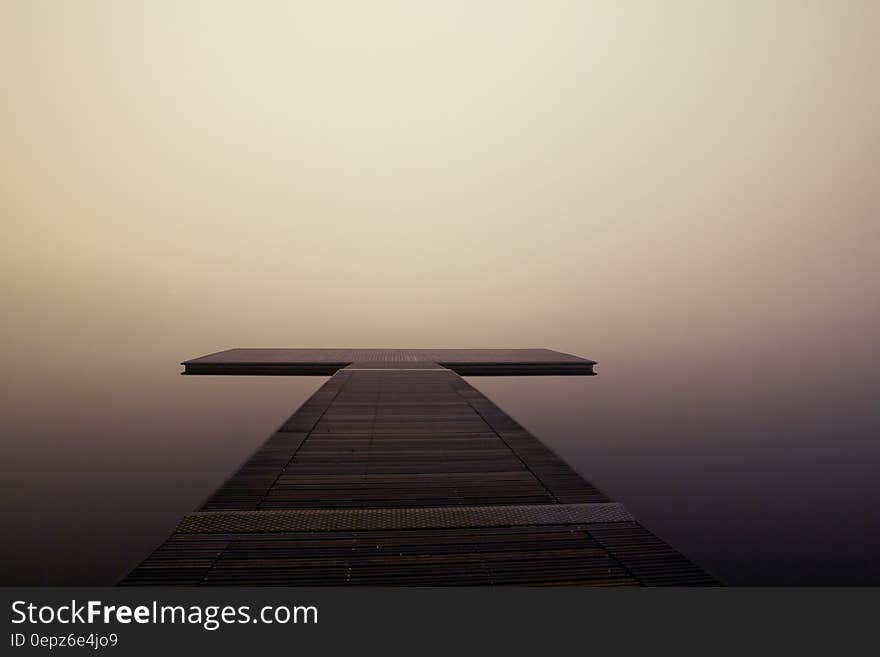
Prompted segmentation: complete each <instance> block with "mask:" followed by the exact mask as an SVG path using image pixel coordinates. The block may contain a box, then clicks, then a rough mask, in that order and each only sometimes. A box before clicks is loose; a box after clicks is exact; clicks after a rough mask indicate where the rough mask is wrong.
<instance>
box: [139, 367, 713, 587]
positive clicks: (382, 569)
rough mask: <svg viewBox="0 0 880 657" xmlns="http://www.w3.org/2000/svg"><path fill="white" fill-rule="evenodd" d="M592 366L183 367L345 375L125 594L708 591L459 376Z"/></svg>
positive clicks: (148, 564)
mask: <svg viewBox="0 0 880 657" xmlns="http://www.w3.org/2000/svg"><path fill="white" fill-rule="evenodd" d="M430 359H436V360H430ZM437 361H442V362H443V363H445V364H446V365H447V366H442V365H440V364H439V363H438V362H437ZM593 364H594V363H593V361H587V360H584V359H579V358H576V357H574V356H569V355H567V354H558V353H557V352H549V351H547V350H504V351H502V350H232V351H231V352H223V353H221V354H215V355H212V356H207V357H204V358H200V359H196V360H194V361H187V362H186V363H185V364H184V365H185V366H186V372H187V373H236V374H239V373H244V374H302V373H317V372H316V371H315V370H318V369H320V368H324V369H322V370H321V373H328V374H329V373H333V372H335V373H333V376H332V378H331V379H330V380H329V381H327V383H325V384H324V385H323V386H321V388H320V389H319V390H318V391H317V392H316V393H315V394H314V395H313V396H312V397H311V398H310V399H309V400H308V401H307V402H306V403H305V404H303V406H302V407H300V408H299V409H298V410H297V411H296V412H295V413H294V414H293V415H292V416H291V417H290V418H289V419H288V420H287V421H286V422H285V423H284V424H283V425H282V426H281V427H279V429H278V431H277V432H276V433H275V434H273V435H272V436H271V437H270V438H269V439H268V440H267V442H266V443H265V444H264V445H263V447H262V448H261V449H260V450H259V451H257V453H256V454H254V455H253V457H251V459H250V460H249V461H248V462H246V463H245V464H244V465H243V466H242V467H241V469H240V470H239V471H238V472H237V473H236V474H234V475H233V476H232V477H231V478H230V479H229V480H228V481H227V482H226V483H225V484H224V485H223V486H221V487H220V489H219V490H217V491H216V492H215V493H214V495H212V496H211V497H210V498H209V499H208V500H207V502H205V504H204V506H203V507H202V509H201V510H200V511H199V512H197V513H194V514H191V515H189V516H187V517H186V518H184V519H183V521H182V522H181V523H180V525H179V526H178V528H177V530H176V531H175V533H174V534H173V535H172V536H171V537H170V538H169V539H168V540H167V541H166V542H165V543H164V544H163V545H161V546H160V547H159V548H158V549H157V550H156V551H155V552H153V554H151V555H150V556H149V557H148V558H147V559H146V560H145V561H144V562H143V563H142V564H141V565H140V566H138V567H137V568H136V569H135V570H134V571H133V572H132V573H130V574H129V575H128V576H127V577H126V578H125V579H124V580H123V582H122V583H123V584H129V585H131V584H181V585H184V584H185V585H192V584H214V585H220V584H261V585H263V584H266V585H269V584H274V585H282V584H284V585H289V584H318V585H322V584H399V585H454V584H592V585H635V584H643V585H656V584H672V585H691V584H712V583H714V580H713V579H712V578H711V577H710V576H708V575H707V574H706V573H705V572H703V571H702V570H701V569H699V568H698V567H697V566H695V565H694V564H692V563H691V562H689V561H688V560H687V559H686V558H684V557H683V556H682V555H681V554H679V553H678V552H676V551H675V550H674V549H672V548H671V547H670V546H668V545H666V544H665V543H664V542H663V541H661V540H660V539H658V538H657V537H655V536H654V535H653V534H651V533H650V532H648V531H647V530H645V529H644V528H642V527H641V526H640V525H638V523H636V522H635V521H634V519H633V518H632V517H631V516H630V515H629V513H628V512H627V511H626V510H625V509H624V508H623V507H622V506H621V505H619V504H615V503H612V502H610V501H609V500H608V498H607V497H606V496H605V495H604V494H603V493H602V492H601V491H598V490H597V489H595V488H594V487H593V486H591V485H590V484H589V483H587V482H586V481H584V480H583V479H582V478H581V477H580V476H579V475H578V474H577V473H575V472H574V471H573V470H572V469H571V468H570V467H569V466H568V465H567V464H566V463H564V462H563V461H562V460H561V459H559V458H558V457H557V456H556V455H555V454H554V453H553V452H552V451H550V450H549V449H547V448H546V447H545V446H544V445H543V444H542V443H541V442H539V441H538V440H537V439H535V438H534V437H533V436H532V435H531V434H530V433H529V432H528V431H526V430H525V429H523V428H522V427H521V426H520V425H518V424H517V423H516V422H515V421H514V420H512V419H511V418H510V417H509V416H508V415H507V414H506V413H504V412H503V411H502V410H501V409H499V408H498V407H497V406H495V404H493V403H492V402H491V401H490V400H489V399H487V398H486V397H485V396H484V395H482V394H481V393H480V392H479V391H478V390H476V389H475V388H473V387H472V386H471V385H470V384H468V383H467V382H466V381H464V380H463V379H462V378H461V377H460V376H459V375H458V374H457V373H456V372H455V371H452V370H453V367H454V368H455V369H457V371H461V370H462V369H463V370H465V371H477V372H479V373H484V374H488V373H504V374H510V373H517V374H535V373H549V372H550V371H552V370H553V369H554V368H557V369H556V371H555V372H554V373H559V372H560V371H563V370H564V373H566V374H572V373H576V372H577V370H578V368H580V372H577V373H581V374H588V373H592V371H593V370H592V366H593ZM205 368H207V369H205ZM211 368H215V369H211ZM241 368H246V370H242V369H241ZM310 368H311V369H310ZM468 368H471V370H468ZM518 368H521V369H518ZM542 368H543V369H542ZM331 369H332V372H331V371H330V370H331Z"/></svg>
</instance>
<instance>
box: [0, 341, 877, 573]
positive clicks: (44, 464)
mask: <svg viewBox="0 0 880 657" xmlns="http://www.w3.org/2000/svg"><path fill="white" fill-rule="evenodd" d="M206 346H207V347H208V348H207V349H205V350H204V352H205V353H207V352H209V351H213V349H212V348H211V347H212V346H213V345H206ZM576 353H578V354H579V355H583V356H587V357H594V358H596V359H597V360H600V361H601V363H600V366H599V376H596V377H498V378H492V377H472V378H470V379H469V380H470V381H471V383H473V384H474V385H476V386H477V387H478V388H479V389H480V390H482V391H483V392H485V393H486V394H487V395H488V396H489V397H491V398H492V399H493V400H494V401H495V402H496V403H498V405H500V406H501V407H502V408H504V409H505V410H506V411H507V412H508V413H509V414H510V415H512V416H513V417H514V418H515V419H517V420H518V421H519V422H520V423H522V424H523V425H524V426H526V427H527V428H528V429H530V430H531V431H532V432H533V433H534V434H535V435H536V436H538V437H539V438H540V439H542V440H543V441H544V442H545V443H546V444H548V445H549V446H550V447H551V448H553V449H554V450H555V451H557V452H558V453H559V454H560V455H561V456H562V457H563V458H565V459H566V460H567V461H568V462H569V463H571V464H572V465H573V466H574V467H575V468H576V469H577V470H578V471H579V472H580V473H581V474H582V475H583V476H584V477H585V478H587V479H588V480H589V481H591V482H592V483H593V484H595V485H596V486H598V487H600V488H601V489H603V490H604V491H605V492H606V493H607V494H608V495H609V496H610V497H611V498H612V499H614V500H616V501H620V502H623V503H624V504H625V505H626V506H627V507H628V508H629V509H630V510H631V511H632V512H633V513H634V514H635V515H636V517H637V518H638V519H639V520H640V521H641V522H642V523H643V524H644V525H645V526H647V527H648V528H649V529H651V530H653V531H654V532H655V533H657V534H658V535H659V536H661V537H662V538H664V539H665V540H667V541H668V542H670V543H671V544H673V545H674V546H676V547H677V548H678V549H680V550H681V551H682V552H684V553H685V554H686V555H687V556H689V557H690V558H691V559H693V560H694V561H696V562H697V563H699V564H700V565H702V566H703V567H705V568H707V569H708V570H709V571H711V572H712V573H714V574H715V575H717V576H719V577H720V578H721V579H722V580H724V581H725V582H727V583H730V584H867V583H874V584H880V562H878V555H880V516H878V511H877V502H878V500H880V478H878V477H877V472H876V470H877V467H876V466H877V463H878V462H880V458H878V457H880V446H878V440H877V438H878V432H877V429H878V427H880V410H878V404H877V400H876V391H877V387H876V382H877V381H876V377H877V370H876V369H874V368H872V367H871V360H870V359H861V360H859V359H856V358H852V359H851V360H849V361H845V362H840V360H839V359H835V358H833V357H832V356H831V355H830V354H827V355H823V354H821V353H818V352H817V353H814V354H813V356H812V357H811V358H810V359H807V358H804V357H803V354H802V353H801V352H799V351H798V350H796V349H792V350H790V351H789V352H779V351H777V352H775V353H772V354H770V353H768V354H760V353H751V354H750V356H752V357H751V358H744V357H743V355H744V353H743V352H739V353H735V352H731V353H729V354H727V355H724V354H721V355H719V356H718V357H716V358H714V359H709V358H706V357H705V354H699V353H698V354H696V356H695V358H694V360H693V361H692V362H687V361H686V360H682V359H681V356H682V355H683V354H675V353H670V354H668V355H666V356H658V355H652V354H646V353H642V354H639V353H633V354H631V355H629V356H628V357H619V358H617V359H613V360H612V361H611V362H609V361H608V360H607V359H602V358H601V355H600V354H595V353H590V351H589V350H588V349H584V350H583V351H578V352H576ZM122 354H123V352H122V351H121V350H120V351H117V352H114V355H113V357H112V358H109V359H108V360H106V361H104V360H102V358H100V357H99V356H98V354H97V353H89V351H88V350H80V351H71V352H70V353H69V354H68V356H67V357H66V358H64V357H60V356H58V355H57V354H56V356H55V358H53V359H51V362H50V360H47V359H40V358H39V357H36V356H35V357H34V359H33V360H32V361H31V362H30V366H25V364H24V363H23V362H22V363H20V364H19V367H18V368H17V369H18V372H17V373H16V376H15V377H14V381H13V380H12V379H10V380H9V381H7V386H6V388H5V395H4V396H5V400H6V402H7V407H6V409H5V412H4V419H5V425H6V430H5V431H4V435H5V437H4V441H5V442H4V452H5V456H4V458H3V459H2V462H0V468H2V477H0V480H2V485H3V490H4V492H3V497H2V500H3V502H2V504H3V507H4V508H3V518H4V532H3V533H4V539H3V541H2V542H0V550H2V559H0V568H2V573H0V580H2V583H3V584H71V585H72V584H111V583H113V582H115V581H116V580H117V579H118V578H119V577H120V576H121V575H123V574H124V573H125V572H127V570H128V569H130V568H131V567H132V566H134V565H135V564H136V563H138V561H139V560H140V559H142V558H143V557H144V556H146V555H147V554H148V553H149V552H150V551H151V550H152V549H153V548H154V547H155V546H156V545H157V544H159V543H160V542H162V541H163V540H164V539H165V538H166V537H167V535H168V534H169V533H170V532H171V530H172V529H173V527H174V526H175V524H176V523H177V521H178V520H179V519H180V517H181V516H183V515H184V514H186V513H188V512H189V511H191V510H193V509H195V508H196V507H197V506H198V505H199V504H200V503H201V502H202V500H204V498H205V497H206V496H208V495H209V494H210V493H211V492H212V491H213V490H214V489H215V488H216V487H217V486H218V485H219V484H220V483H221V482H222V480H223V479H224V478H225V477H226V476H228V475H229V473H230V472H232V471H233V470H234V469H235V468H236V467H237V466H238V465H239V464H240V463H241V461H243V460H244V459H245V458H246V457H248V456H249V455H250V454H251V453H252V452H253V451H254V450H255V449H256V448H257V447H258V446H259V445H260V443H261V442H262V441H263V440H264V439H265V438H266V437H267V436H268V435H269V434H270V433H271V432H272V431H273V430H274V428H275V427H276V426H277V425H278V424H280V423H281V422H282V421H283V420H284V419H285V418H286V417H287V416H288V415H289V414H290V413H291V412H292V411H293V410H294V409H295V408H296V407H297V406H298V405H299V404H301V403H302V402H303V401H304V400H305V399H306V398H307V397H308V396H309V395H310V394H311V393H312V392H313V391H314V390H315V389H316V388H317V387H318V386H319V385H320V384H321V383H322V382H323V381H325V380H326V379H325V378H323V377H225V376H214V377H197V376H196V377H183V376H180V375H179V374H178V373H179V370H180V368H179V367H178V366H177V365H176V362H177V361H179V360H182V359H183V358H186V357H193V356H196V355H200V354H198V353H189V352H188V351H185V347H183V346H182V347H181V351H175V350H173V349H170V348H167V347H166V348H164V349H160V350H156V351H153V352H151V351H150V350H149V349H147V348H145V350H144V352H143V353H141V354H136V353H135V354H128V356H127V357H123V355H122ZM697 356H698V357H697ZM761 356H763V357H761ZM13 383H14V385H13Z"/></svg>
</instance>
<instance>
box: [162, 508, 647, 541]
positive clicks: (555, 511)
mask: <svg viewBox="0 0 880 657" xmlns="http://www.w3.org/2000/svg"><path fill="white" fill-rule="evenodd" d="M632 520H633V518H632V516H631V515H630V514H629V512H628V511H627V510H626V508H624V506H623V505H622V504H618V503H614V502H609V503H591V504H531V505H527V506H513V505H509V506H508V505H498V506H459V507H420V508H390V509H375V508H362V509H283V510H268V511H208V512H201V513H192V514H190V515H188V516H186V517H185V518H184V519H183V520H182V521H181V522H180V524H179V525H178V526H177V530H176V532H177V533H179V534H216V533H223V534H235V533H248V532H292V531H357V530H370V529H431V528H449V527H507V526H516V525H567V524H583V523H596V522H628V521H632Z"/></svg>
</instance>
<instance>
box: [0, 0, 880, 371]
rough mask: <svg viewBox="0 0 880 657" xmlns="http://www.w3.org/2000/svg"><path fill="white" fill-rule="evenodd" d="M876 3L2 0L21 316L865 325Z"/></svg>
mask: <svg viewBox="0 0 880 657" xmlns="http://www.w3.org/2000/svg"><path fill="white" fill-rule="evenodd" d="M878 28H880V4H878V3H876V2H873V1H871V0H863V1H850V2H846V1H844V2H807V1H794V0H792V1H776V2H768V1H767V0H761V1H755V2H751V1H748V2H706V1H702V0H700V1H697V0H694V1H689V2H683V1H664V2H659V1H657V2H647V1H642V2H621V1H620V0H613V1H607V2H605V1H602V2H587V1H581V2H560V1H556V2H552V1H551V2H510V1H507V0H505V1H497V2H472V1H468V2H448V1H446V2H403V1H401V2H369V3H365V2H309V3H307V2H281V1H278V2H266V1H263V2H259V1H257V2H231V1H228V2H221V1H211V2H209V1H204V2H201V1H200V2H187V1H180V0H174V1H155V0H153V1H150V2H132V1H123V0H113V1H109V0H108V1H86V0H79V1H61V0H58V1H54V2H49V1H39V0H22V1H15V0H2V2H0V76H2V90H3V103H2V115H0V116H2V121H0V171H2V176H0V185H2V188H0V194H2V195H0V204H2V206H0V208H2V216H3V224H4V240H3V244H4V246H3V249H4V257H3V261H4V262H3V266H4V268H5V271H4V274H3V283H2V285H3V288H4V295H5V296H6V298H7V301H6V305H7V309H9V310H11V313H10V316H9V317H8V318H7V321H6V322H4V332H8V333H9V334H10V336H9V337H11V338H12V341H13V342H19V344H18V353H19V354H20V355H24V354H25V351H28V350H38V351H39V352H40V353H42V354H44V355H47V354H48V353H50V352H52V353H54V352H59V353H60V352H66V351H68V350H70V349H73V348H82V347H83V345H84V344H96V343H97V342H100V344H101V349H102V350H112V349H113V348H114V346H118V348H119V349H120V350H126V349H129V348H131V345H132V344H133V343H140V344H141V345H142V347H143V348H145V349H149V348H150V345H151V344H153V345H154V344H157V343H161V342H162V340H163V339H164V337H163V336H165V335H167V334H174V336H175V337H174V339H175V341H176V342H178V343H179V342H180V340H181V339H182V340H184V342H185V343H186V344H192V345H193V348H192V349H191V351H193V353H189V352H186V353H182V354H181V358H182V357H186V356H193V355H196V353H197V352H204V351H212V350H215V349H219V348H223V347H227V346H324V345H329V346H345V345H351V346H519V345H523V346H548V347H560V348H569V349H580V350H582V351H585V352H586V353H583V355H585V356H589V357H593V358H595V359H597V360H600V361H602V360H603V356H604V355H605V354H607V353H612V352H614V351H615V350H616V349H617V346H616V345H619V344H621V340H624V341H625V342H627V343H632V344H636V343H637V344H640V345H642V347H643V348H644V349H645V350H646V351H654V350H662V349H675V348H691V347H692V346H694V342H695V341H696V342H698V343H699V344H702V345H704V346H705V348H706V349H707V350H708V351H714V350H716V349H717V348H719V347H721V346H722V345H726V346H727V347H728V348H730V347H734V346H735V344H736V343H737V341H742V340H743V339H744V337H743V336H754V335H756V334H760V335H761V336H762V337H763V339H766V340H769V341H774V342H775V341H787V340H791V339H796V340H797V339H803V340H810V339H811V338H809V336H808V335H807V333H811V332H812V333H815V335H816V341H818V342H821V341H822V340H825V339H827V338H828V337H829V336H830V335H832V334H834V333H836V332H838V331H840V330H843V331H852V332H854V333H856V334H858V335H863V333H860V332H859V331H857V330H856V325H858V326H859V327H864V326H865V325H866V324H867V325H871V326H873V327H874V328H876V327H877V325H878V316H880V312H878V295H877V276H878V247H877V245H878V209H880V175H878V172H880V128H878V125H880V122H878V120H877V117H878V116H880V76H878V74H877V62H878V61H880V31H878ZM805 326H809V327H810V330H809V331H807V332H805V330H804V327H805ZM792 333H795V334H797V335H796V336H793V335H792ZM798 336H800V337H798ZM746 339H748V340H752V338H746ZM22 341H23V342H22ZM6 344H7V345H9V344H11V343H10V341H9V340H6ZM697 346H698V345H697ZM815 346H817V347H818V345H815ZM23 349H24V350H25V351H22V350H23ZM28 358H29V360H33V353H31V354H30V355H29V356H28ZM606 360H607V358H606Z"/></svg>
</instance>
